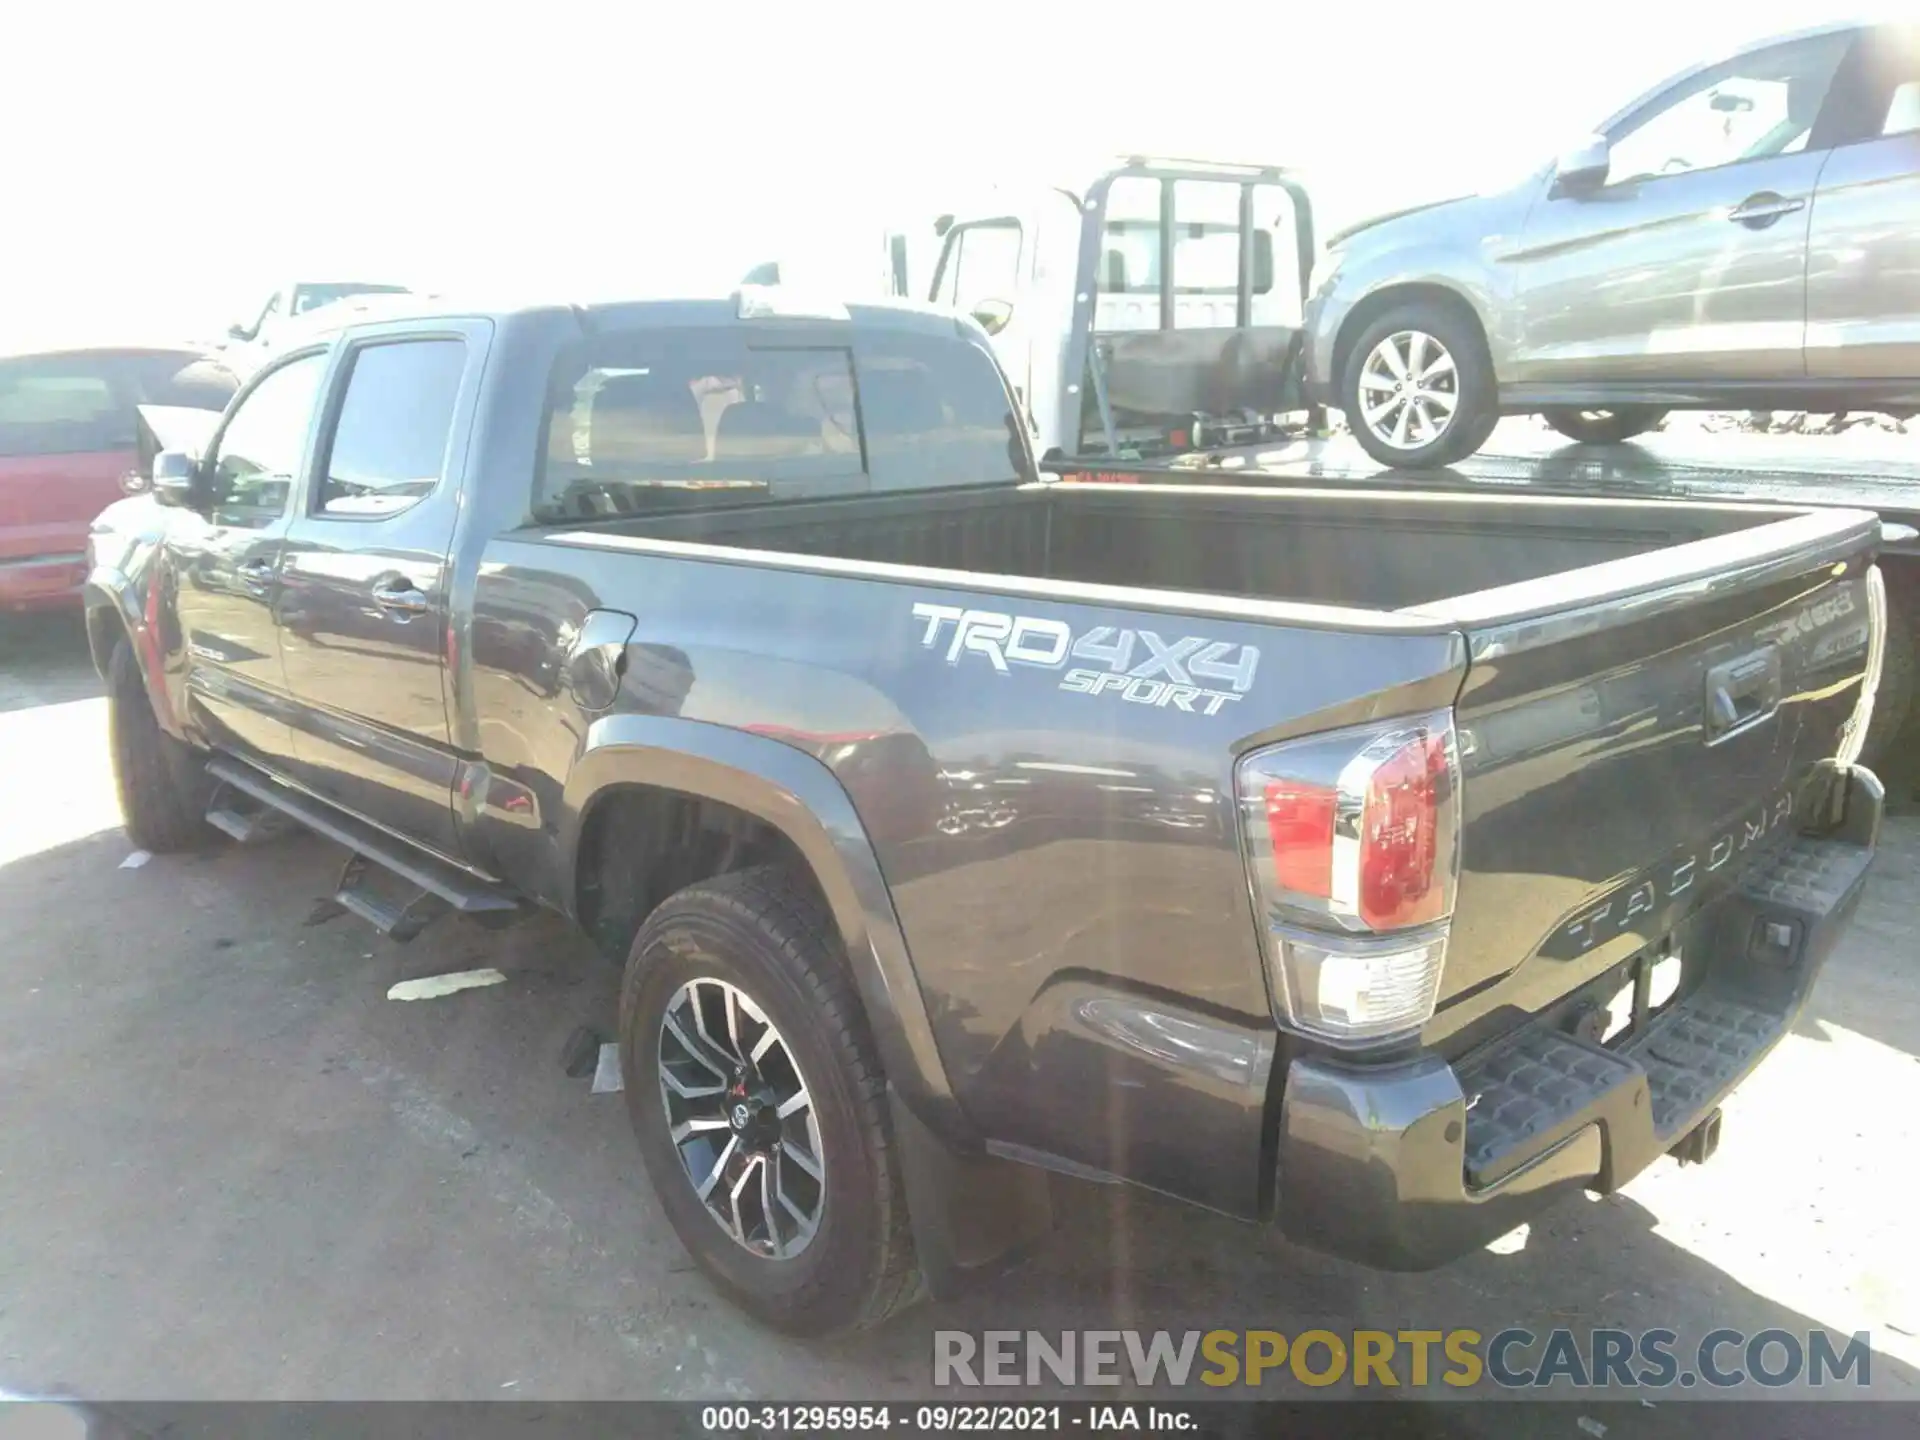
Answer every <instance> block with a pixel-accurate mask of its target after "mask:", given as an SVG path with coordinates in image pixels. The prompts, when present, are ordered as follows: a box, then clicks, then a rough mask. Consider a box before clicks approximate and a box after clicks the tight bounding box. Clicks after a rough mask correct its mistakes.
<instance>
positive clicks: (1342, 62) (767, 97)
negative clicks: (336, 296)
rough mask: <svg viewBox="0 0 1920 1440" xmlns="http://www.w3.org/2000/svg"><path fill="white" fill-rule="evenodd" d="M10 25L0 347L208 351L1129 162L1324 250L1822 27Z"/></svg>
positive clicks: (577, 22) (523, 10)
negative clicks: (1674, 74)
mask: <svg viewBox="0 0 1920 1440" xmlns="http://www.w3.org/2000/svg"><path fill="white" fill-rule="evenodd" d="M1300 8H1301V7H1296V6H1288V5H1276V4H1271V3H1251V0H1247V3H1243V4H1239V5H1234V4H1223V3H1217V0H1176V3H1148V0H1120V3H1109V4H1106V5H1099V6H1086V5H1077V4H1076V5H1068V4H1065V3H1063V0H1053V3H1047V0H1024V3H1018V4H1009V3H1006V0H958V3H954V4H950V5H949V4H935V3H931V0H921V3H918V4H912V5H909V4H901V3H894V4H856V3H853V0H797V3H787V4H768V3H765V0H719V3H694V4H685V5H678V6H667V5H664V4H662V3H660V0H537V3H533V0H521V3H508V4H504V5H498V6H495V7H486V8H483V7H482V6H479V5H475V4H471V3H469V4H457V5H448V4H438V3H434V4H429V3H423V0H385V3H382V4H368V3H366V0H328V3H324V4H321V3H313V0H252V3H248V4H229V3H213V0H200V3H194V0H171V3H161V4H154V5H137V4H135V3H133V0H121V3H120V4H115V5H99V4H87V3H82V0H66V3H62V4H56V3H54V0H21V3H19V4H17V5H15V6H13V7H10V13H9V15H8V24H7V27H6V28H7V35H6V43H5V45H4V46H3V47H0V135H5V136H6V137H7V147H6V148H7V158H6V177H5V191H4V193H5V194H6V197H7V200H8V202H9V203H8V204H7V205H6V207H5V214H4V218H3V219H0V237H3V238H0V349H5V348H11V347H12V346H15V345H22V344H26V343H34V342H37V341H39V340H41V339H42V338H45V337H53V336H60V335H85V336H87V337H93V338H97V337H102V336H107V337H110V336H114V335H123V336H129V337H137V336H140V335H146V334H151V333H154V332H178V333H184V332H188V331H191V332H194V333H198V334H202V335H204V334H208V333H217V332H218V331H219V330H221V329H223V328H224V326H225V325H226V324H227V323H228V322H229V321H231V320H234V319H239V318H242V317H243V312H244V315H245V318H251V315H252V312H253V311H255V310H257V309H258V306H259V304H260V302H261V301H262V300H263V299H264V297H265V295H266V293H267V292H268V291H270V290H272V289H273V288H274V287H275V286H276V285H277V284H278V283H280V282H281V281H282V280H285V279H291V278H295V277H296V276H297V277H299V278H308V279H361V280H398V281H400V282H402V283H407V284H412V285H414V286H416V287H419V288H441V289H449V288H451V289H468V288H471V287H475V286H485V287H487V288H492V287H494V286H495V285H500V286H505V287H507V288H510V289H515V290H519V289H533V290H535V291H538V292H539V293H542V294H549V295H554V296H559V297H562V298H564V297H566V296H568V295H571V294H575V293H595V294H605V293H609V292H612V291H619V290H629V291H631V292H633V293H636V294H645V293H658V292H660V291H662V290H666V289H672V288H677V287H683V286H684V287H696V288H698V287H707V288H725V287H729V286H731V285H732V284H733V283H734V282H736V281H737V280H738V279H739V278H740V275H741V274H742V273H743V272H744V271H745V270H746V268H747V267H748V266H749V265H751V264H753V263H755V262H756V261H759V260H762V259H767V258H773V257H775V256H781V255H785V256H788V257H794V256H811V257H826V256H840V255H846V256H849V257H852V258H853V260H854V261H855V262H857V264H858V265H860V266H863V267H865V271H864V272H863V273H867V272H871V270H872V268H873V266H874V264H875V263H877V262H876V261H875V260H874V258H873V257H875V256H876V255H877V253H878V246H879V240H878V236H879V233H880V231H881V229H882V228H883V227H884V226H886V225H889V224H892V225H896V226H912V227H915V228H917V229H924V227H925V226H926V225H927V224H928V223H929V222H930V220H931V217H932V216H933V215H935V214H937V213H938V212H939V211H941V210H943V209H958V208H963V205H962V203H961V202H964V200H965V199H966V196H967V195H968V194H970V193H972V191H973V188H974V187H975V186H977V185H979V184H982V183H985V182H986V181H988V180H991V179H993V178H995V177H1002V178H1009V179H1020V178H1023V177H1029V176H1030V177H1033V178H1036V179H1044V180H1046V181H1048V182H1049V183H1053V182H1055V181H1058V182H1060V183H1067V184H1070V185H1079V184H1084V182H1085V181H1086V180H1087V179H1089V178H1091V176H1092V174H1093V173H1095V170H1096V168H1097V163H1096V162H1097V160H1098V159H1103V158H1104V157H1107V156H1111V155H1113V154H1116V153H1120V152H1125V151H1128V150H1147V151H1153V152H1157V153H1163V154H1165V153H1171V154H1182V155H1194V156H1205V157H1209V158H1216V159H1222V160H1240V161H1259V162H1263V163H1264V162H1277V163H1284V164H1289V165H1293V166H1296V167H1299V168H1300V169H1302V170H1303V171H1304V172H1305V175H1306V178H1307V180H1308V182H1309V184H1310V185H1311V186H1312V188H1313V191H1314V194H1315V195H1316V197H1317V202H1318V207H1319V211H1320V215H1321V222H1322V226H1323V231H1324V229H1326V228H1330V227H1332V226H1334V225H1338V224H1340V223H1342V221H1343V220H1346V219H1353V218H1358V217H1359V216H1361V215H1364V214H1366V213H1369V212H1371V211H1375V210H1380V209H1385V208H1388V207H1391V206H1394V205H1398V204H1405V203H1411V202H1414V201H1418V200H1421V199H1427V198H1435V197H1437V196H1440V195H1445V194H1451V193H1458V192H1459V191H1461V190H1464V189H1471V188H1474V187H1475V186H1476V185H1478V184H1479V183H1481V182H1482V181H1485V180H1491V181H1493V182H1496V183H1497V182H1498V181H1500V180H1502V179H1507V178H1512V177H1514V176H1517V174H1518V173H1520V172H1522V171H1524V170H1525V169H1527V168H1528V167H1530V166H1532V165H1533V164H1536V163H1539V162H1540V161H1542V160H1544V159H1546V158H1548V157H1550V156H1551V155H1553V154H1555V153H1556V152H1557V151H1559V150H1560V149H1562V148H1563V147H1564V146H1565V145H1566V144H1567V143H1568V142H1569V141H1570V140H1571V139H1572V138H1573V137H1575V136H1577V135H1579V134H1581V133H1584V132H1585V131H1587V130H1590V129H1591V128H1592V127H1593V125H1594V124H1595V123H1597V122H1598V121H1599V120H1601V119H1603V118H1604V117H1605V116H1606V115H1607V114H1608V113H1609V112H1611V111H1612V110H1614V109H1615V108H1617V107H1618V106H1619V105H1621V104H1623V103H1625V102H1626V101H1627V100H1629V99H1631V98H1633V96H1634V95H1636V94H1637V93H1638V92H1639V91H1640V90H1642V89H1644V88H1645V87H1646V86H1648V85H1650V84H1652V83H1654V82H1655V81H1657V80H1659V79H1660V78H1662V77H1663V76H1664V75H1666V74H1667V73H1669V72H1671V71H1672V70H1675V69H1677V68H1679V67H1680V66H1682V65H1684V64H1687V63H1689V62H1690V61H1692V60H1694V59H1696V58H1700V57H1702V56H1705V55H1708V54H1711V53H1717V52H1719V51H1722V50H1724V49H1728V48H1731V47H1733V46H1736V45H1738V44H1740V43H1744V42H1745V41H1746V40H1748V39H1751V38H1755V37H1757V36H1762V35H1765V34H1767V33H1770V32H1773V31H1777V30H1784V29H1791V28H1796V27H1798V26H1799V25H1802V24H1809V23H1817V22H1819V21H1821V20H1825V19H1828V18H1833V17H1835V16H1836V15H1837V14H1838V13H1840V12H1838V11H1837V10H1836V9H1835V8H1834V0H1740V3H1738V4H1735V3H1730V0H1720V3H1711V4H1707V3H1701V0H1692V3H1684V0H1612V3H1610V4H1608V5H1605V6H1591V5H1589V6H1584V7H1583V6H1573V7H1568V6H1564V5H1552V4H1541V3H1528V4H1519V3H1509V0H1458V3H1455V4H1452V5H1438V6H1436V5H1434V4H1432V3H1431V0H1427V3H1401V0H1367V3H1364V4H1356V3H1344V4H1324V5H1318V6H1314V7H1312V13H1310V14H1303V13H1299V12H1300Z"/></svg>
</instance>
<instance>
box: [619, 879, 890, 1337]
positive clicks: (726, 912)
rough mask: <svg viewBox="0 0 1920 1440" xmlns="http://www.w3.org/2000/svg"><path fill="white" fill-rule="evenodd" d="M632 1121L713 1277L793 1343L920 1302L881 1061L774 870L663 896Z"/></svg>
mask: <svg viewBox="0 0 1920 1440" xmlns="http://www.w3.org/2000/svg"><path fill="white" fill-rule="evenodd" d="M620 1065H621V1072H622V1077H623V1080H624V1083H625V1089H626V1097H627V1114H628V1117H629V1119H630V1120H631V1122H632V1124H633V1128H634V1133H635V1135H636V1136H637V1137H638V1139H639V1142H640V1153H641V1157H642V1159H643V1160H644V1161H645V1163H646V1166H647V1171H648V1174H649V1176H650V1177H651V1179H652V1181H653V1185H654V1188H655V1190H656V1191H657V1192H658V1193H659V1196H660V1202H661V1205H662V1207H663V1208H664V1209H665V1210H666V1213H667V1220H668V1222H669V1223H670V1224H671V1225H672V1226H673V1229H674V1233H675V1234H677V1235H678V1236H679V1237H680V1242H681V1243H682V1244H683V1245H685V1246H686V1247H687V1250H688V1251H689V1252H690V1253H691V1254H692V1256H693V1258H694V1261H695V1262H696V1263H697V1264H698V1265H699V1266H700V1268H701V1269H702V1270H703V1271H705V1272H706V1274H707V1277H708V1279H710V1280H711V1281H712V1282H713V1283H714V1285H715V1286H717V1287H718V1288H719V1289H720V1290H722V1291H723V1292H725V1293H726V1294H727V1295H728V1296H729V1297H731V1298H732V1299H733V1300H734V1301H735V1302H736V1303H737V1304H739V1305H740V1306H741V1307H742V1308H743V1309H745V1310H747V1311H748V1312H749V1313H751V1314H753V1315H754V1316H756V1317H757V1318H759V1319H760V1320H762V1321H764V1322H766V1323H767V1324H769V1325H773V1326H775V1327H777V1328H779V1329H781V1330H785V1331H788V1332H790V1333H794V1334H808V1335H821V1334H832V1333H835V1332H839V1331H845V1330H852V1329H858V1328H861V1327H864V1326H869V1325H874V1324H877V1323H878V1322H880V1321H881V1320H883V1319H885V1318H886V1317H887V1316H888V1315H890V1314H891V1313H893V1312H894V1311H895V1310H896V1309H899V1308H900V1307H902V1306H903V1305H905V1304H906V1303H908V1302H909V1301H910V1300H912V1299H913V1298H914V1297H915V1295H916V1294H917V1293H918V1290H919V1285H918V1273H917V1269H916V1266H915V1257H914V1250H913V1241H912V1237H911V1233H910V1231H909V1228H908V1222H907V1207H906V1198H905V1195H904V1192H903V1190H902V1185H901V1178H900V1174H899V1169H898V1162H897V1158H896V1154H895V1151H894V1147H893V1140H892V1128H891V1123H890V1118H889V1116H888V1113H887V1101H886V1080H885V1077H884V1075H883V1074H882V1072H881V1068H880V1062H879V1058H878V1056H877V1054H876V1052H875V1049H874V1044H873V1038H872V1036H871V1035H870V1034H869V1032H868V1028H867V1022H866V1016H865V1013H864V1012H863V1011H862V1009H861V1008H860V1002H859V998H858V996H857V995H856V993H855V991H854V988H853V982H852V978H851V976H850V975H849V974H848V971H847V967H846V964H845V959H844V957H843V956H842V955H841V954H840V953H839V941H838V938H837V936H836V934H835V931H834V928H833V923H832V920H831V918H830V917H829V916H827V915H826V914H825V913H824V912H823V910H822V909H821V906H820V902H819V901H818V900H817V899H816V898H815V897H814V896H813V894H812V892H811V890H810V889H809V888H808V887H806V886H804V885H803V884H801V883H800V882H799V881H798V880H797V879H796V877H794V876H793V875H792V874H791V873H790V872H788V871H786V870H784V869H782V868H780V867H776V866H766V867H761V868H757V869H753V870H744V871H739V872H736V873H734V874H731V875H723V876H721V877H719V878H718V879H714V880H706V881H702V882H700V883H698V884H695V885H690V886H688V887H687V888H686V889H684V890H682V891H680V892H679V893H678V894H675V895H673V896H671V897H669V898H668V899H667V900H666V901H665V902H663V903H662V904H661V905H660V907H659V908H658V909H657V910H655V911H654V912H653V914H652V915H650V916H648V918H647V920H646V923H645V924H643V925H642V926H641V927H640V932H639V934H637V935H636V936H635V937H634V941H633V949H632V953H631V954H630V956H629V958H628V960H627V971H626V979H625V981H624V983H623V985H622V987H621V996H620Z"/></svg>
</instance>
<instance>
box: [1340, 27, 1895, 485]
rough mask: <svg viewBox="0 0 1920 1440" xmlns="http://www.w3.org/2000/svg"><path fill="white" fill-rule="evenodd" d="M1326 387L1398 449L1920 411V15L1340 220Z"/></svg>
mask: <svg viewBox="0 0 1920 1440" xmlns="http://www.w3.org/2000/svg"><path fill="white" fill-rule="evenodd" d="M1312 289H1313V293H1312V296H1311V298H1310V300H1309V303H1308V309H1307V322H1306V323H1307V339H1306V381H1307V385H1308V389H1309V393H1311V394H1313V395H1314V396H1316V397H1317V398H1319V399H1322V400H1324V401H1325V402H1327V403H1329V404H1333V405H1337V406H1339V407H1340V408H1341V409H1342V410H1344V411H1345V412H1346V415H1347V418H1348V420H1349V422H1350V424H1351V425H1352V428H1353V433H1354V435H1355V437H1356V438H1357V439H1358V440H1359V442H1360V443H1361V444H1362V445H1364V446H1365V447H1366V449H1367V452H1368V453H1369V454H1371V455H1372V456H1373V457H1374V458H1375V459H1376V460H1379V461H1382V462H1383V463H1386V464H1389V465H1395V466H1426V465H1447V464H1451V463H1453V462H1454V461H1457V460H1460V459H1462V458H1464V457H1466V456H1468V455H1470V454H1472V453H1473V452H1474V451H1475V450H1477V449H1478V448H1479V447H1480V446H1481V445H1482V444H1484V443H1485V442H1486V439H1487V437H1488V436H1489V434H1490V433H1491V432H1492V430H1493V426H1494V424H1495V422H1496V421H1497V420H1498V419H1499V417H1500V416H1501V415H1506V414H1520V413H1529V412H1535V411H1538V412H1540V413H1542V414H1544V415H1545V416H1546V417H1547V419H1548V420H1549V422H1550V423H1551V424H1553V425H1554V427H1555V428H1557V429H1558V430H1560V431H1561V432H1562V433H1563V434H1566V435H1568V436H1571V437H1572V438H1574V439H1576V440H1583V441H1617V440H1622V439H1626V438H1628V437H1630V436H1633V435H1636V434H1639V433H1641V432H1643V431H1645V430H1647V429H1649V428H1651V427H1652V426H1654V425H1656V424H1657V423H1659V420H1660V418H1661V416H1662V415H1664V414H1665V413H1666V412H1667V411H1669V410H1675V409H1760V410H1765V409H1795V410H1848V409H1855V410H1861V409H1866V410H1885V411H1891V412H1894V413H1897V414H1905V413H1911V412H1913V411H1915V410H1916V409H1920V27H1916V26H1914V25H1912V24H1900V25H1885V26H1858V25H1854V26H1844V25H1831V26H1825V27H1821V28H1819V29H1814V30H1807V31H1803V32H1800V33H1798V34H1795V35H1791V36H1787V37H1785V38H1782V39H1777V40H1772V41H1769V42H1767V43H1766V44H1763V45H1760V46H1757V47H1755V48H1752V49H1748V50H1744V51H1742V52H1741V53H1739V54H1737V55H1734V56H1733V57H1732V58H1730V59H1723V60H1718V61H1716V62H1714V63H1711V64H1706V65H1701V66H1697V67H1695V68H1693V69H1690V70H1688V71H1686V72H1685V73H1684V74H1681V75H1679V76H1676V77H1675V78H1673V79H1671V80H1669V81H1668V82H1666V83H1665V84H1663V85H1661V86H1659V87H1657V88H1656V89H1654V90H1652V91H1650V92H1649V93H1647V94H1646V95H1643V96H1642V97H1640V98H1639V99H1637V100H1635V101H1633V102H1632V103H1631V104H1629V105H1628V106H1626V107H1625V108H1624V109H1622V110H1621V111H1619V112H1618V113H1617V114H1615V115H1614V116H1613V117H1612V118H1610V119H1608V120H1607V121H1605V122H1604V123H1603V124H1602V125H1601V126H1600V127H1599V129H1598V131H1597V132H1596V133H1595V134H1594V135H1593V136H1592V137H1591V138H1589V139H1587V140H1584V141H1582V142H1580V143H1578V144H1577V145H1575V146H1574V147H1572V148H1571V149H1569V150H1568V151H1567V153H1566V154H1564V155H1563V156H1562V157H1561V158H1560V159H1559V160H1558V161H1557V162H1555V163H1554V164H1551V165H1547V166H1543V167H1542V168H1541V169H1539V170H1537V171H1535V172H1534V173H1533V174H1531V175H1529V176H1528V177H1527V178H1526V179H1525V180H1523V181H1521V182H1520V183H1519V184H1518V185H1515V186H1514V187H1512V188H1511V189H1508V190H1505V191H1502V192H1500V193H1498V194H1493V195H1484V196H1475V197H1469V198H1466V199H1460V200H1451V201H1447V202H1444V203H1441V204H1438V205H1429V206H1423V207H1420V208H1418V209H1415V210H1411V211H1407V212H1403V213H1399V214H1396V215H1388V216H1383V217H1381V218H1379V219H1376V220H1372V221H1369V222H1367V223H1366V224H1364V225H1361V226H1356V227H1354V228H1352V229H1349V230H1347V231H1346V232H1344V233H1343V234H1341V235H1338V236H1335V237H1334V238H1333V239H1332V240H1331V241H1329V243H1328V246H1327V251H1326V254H1325V255H1324V256H1323V257H1322V260H1321V263H1320V265H1319V267H1318V271H1317V273H1316V275H1315V277H1314V281H1313V287H1312Z"/></svg>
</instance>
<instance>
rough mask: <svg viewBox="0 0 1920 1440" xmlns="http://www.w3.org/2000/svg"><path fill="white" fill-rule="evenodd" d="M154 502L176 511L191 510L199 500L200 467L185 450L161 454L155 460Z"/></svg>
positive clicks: (165, 451) (164, 451)
mask: <svg viewBox="0 0 1920 1440" xmlns="http://www.w3.org/2000/svg"><path fill="white" fill-rule="evenodd" d="M152 490H153V498H154V502H155V503H156V504H160V505H165V506H167V507H168V508H169V509H173V510H191V509H193V505H194V501H195V500H197V499H198V498H199V491H200V466H199V463H198V462H197V461H196V460H195V459H194V458H193V457H192V456H191V455H189V454H187V452H186V451H184V450H162V451H161V452H160V453H159V454H158V455H156V456H154V457H153V484H152Z"/></svg>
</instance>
